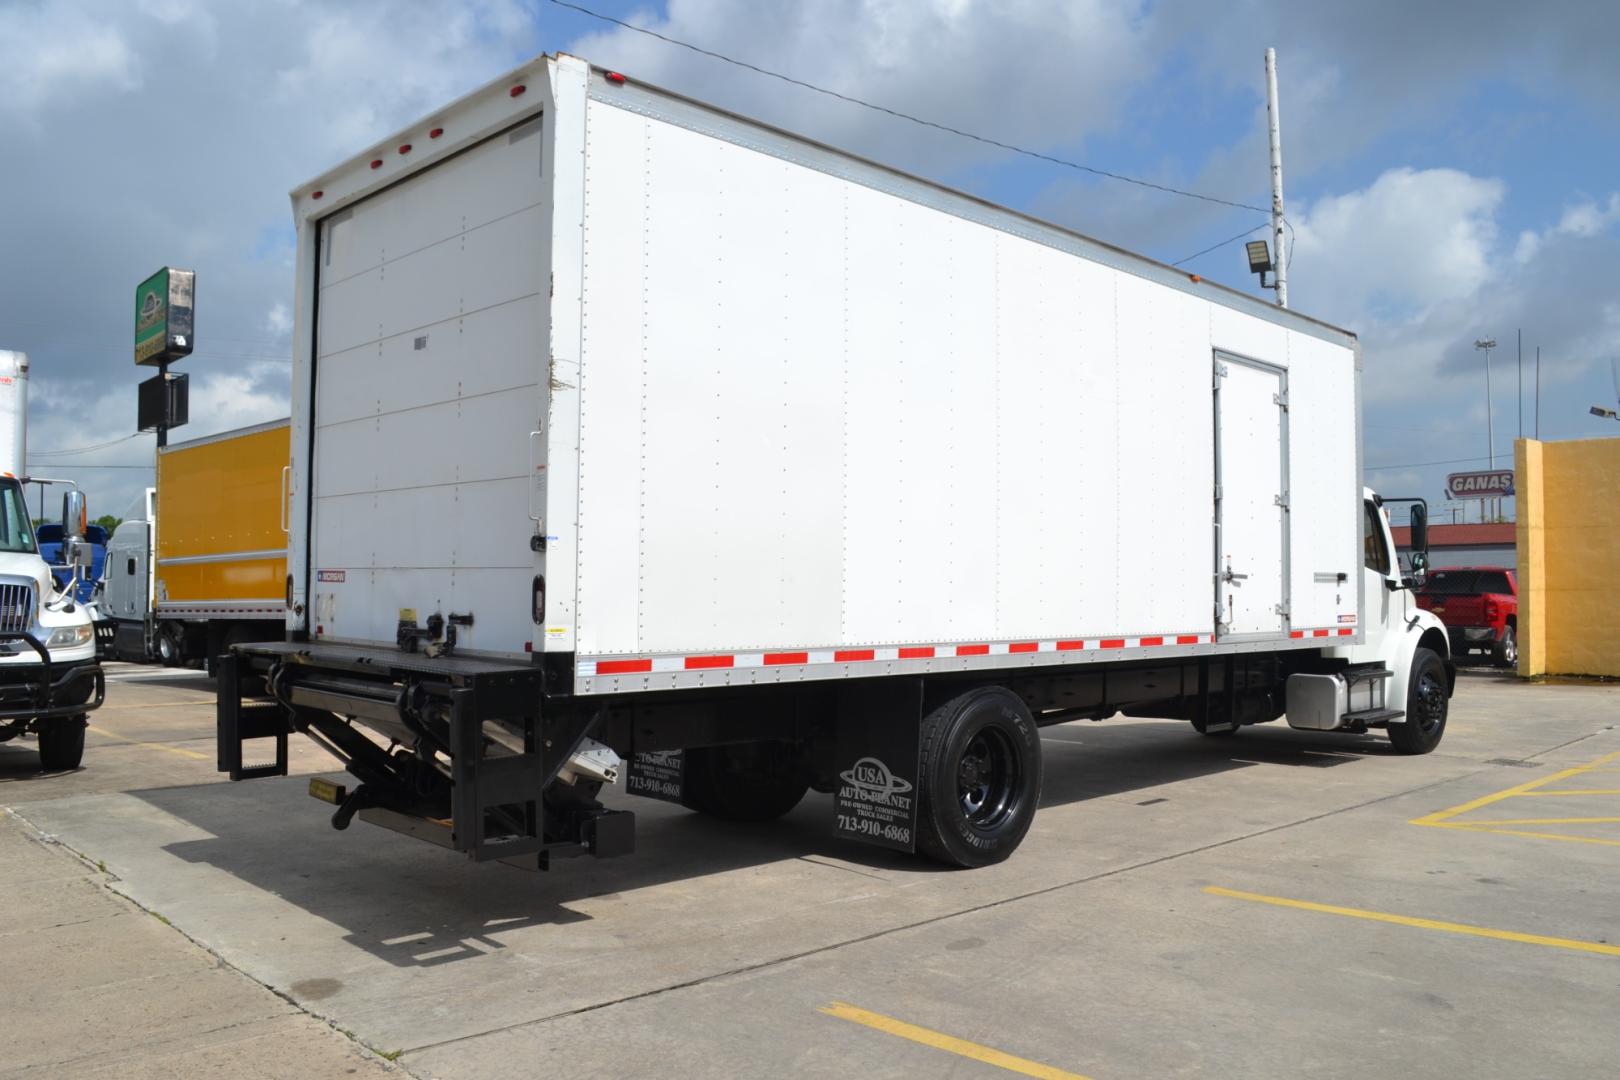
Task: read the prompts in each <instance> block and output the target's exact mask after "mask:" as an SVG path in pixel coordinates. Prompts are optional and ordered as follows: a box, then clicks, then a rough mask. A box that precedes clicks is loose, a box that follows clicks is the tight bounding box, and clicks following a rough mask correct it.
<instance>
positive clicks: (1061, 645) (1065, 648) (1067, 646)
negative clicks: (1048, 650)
mask: <svg viewBox="0 0 1620 1080" xmlns="http://www.w3.org/2000/svg"><path fill="white" fill-rule="evenodd" d="M1085 647H1086V643H1085V642H1083V641H1060V642H1058V643H1057V648H1058V652H1073V651H1074V650H1076V649H1083V648H1085Z"/></svg>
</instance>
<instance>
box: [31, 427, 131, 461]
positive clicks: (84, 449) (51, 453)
mask: <svg viewBox="0 0 1620 1080" xmlns="http://www.w3.org/2000/svg"><path fill="white" fill-rule="evenodd" d="M145 434H146V432H144V431H137V432H136V433H135V434H133V435H125V436H124V437H123V438H121V439H113V440H112V441H111V442H104V443H96V444H95V445H93V446H75V447H73V448H72V449H69V450H30V451H29V452H28V453H29V456H31V457H55V456H58V455H66V454H86V453H89V452H90V451H91V450H105V449H106V448H107V447H109V446H117V445H118V444H119V443H126V442H129V440H131V439H138V438H140V437H141V436H142V435H145Z"/></svg>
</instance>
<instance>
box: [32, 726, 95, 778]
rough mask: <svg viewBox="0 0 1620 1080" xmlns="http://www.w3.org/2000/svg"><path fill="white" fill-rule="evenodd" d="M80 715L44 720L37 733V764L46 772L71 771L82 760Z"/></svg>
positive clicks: (82, 737)
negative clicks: (43, 726) (44, 724)
mask: <svg viewBox="0 0 1620 1080" xmlns="http://www.w3.org/2000/svg"><path fill="white" fill-rule="evenodd" d="M87 723H88V721H87V720H86V719H85V718H84V717H82V716H64V717H61V718H58V719H56V720H51V721H48V722H46V726H45V728H44V730H43V731H41V732H40V733H39V764H40V768H42V769H44V770H45V771H46V772H71V771H72V770H74V769H77V768H78V767H79V762H81V761H83V760H84V729H85V726H86V724H87Z"/></svg>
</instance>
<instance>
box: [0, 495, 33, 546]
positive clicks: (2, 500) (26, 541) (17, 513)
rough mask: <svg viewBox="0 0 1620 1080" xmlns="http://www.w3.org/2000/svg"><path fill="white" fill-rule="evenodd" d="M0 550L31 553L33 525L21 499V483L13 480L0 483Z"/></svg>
mask: <svg viewBox="0 0 1620 1080" xmlns="http://www.w3.org/2000/svg"><path fill="white" fill-rule="evenodd" d="M0 551H15V552H21V553H24V554H29V555H31V554H33V553H34V551H35V548H34V526H33V522H31V521H30V520H29V518H28V505H27V504H26V503H25V502H24V501H23V494H22V485H21V484H19V483H17V481H15V480H8V481H6V482H5V483H3V484H0Z"/></svg>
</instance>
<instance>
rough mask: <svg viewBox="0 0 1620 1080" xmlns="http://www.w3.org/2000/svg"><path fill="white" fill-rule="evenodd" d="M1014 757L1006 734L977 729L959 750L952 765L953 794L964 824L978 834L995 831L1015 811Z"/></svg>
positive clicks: (1015, 761)
mask: <svg viewBox="0 0 1620 1080" xmlns="http://www.w3.org/2000/svg"><path fill="white" fill-rule="evenodd" d="M1018 780H1019V768H1018V755H1017V753H1016V752H1015V750H1014V749H1013V744H1012V740H1011V739H1010V738H1009V737H1008V736H1007V733H1006V732H1004V731H1001V730H1000V729H998V728H993V727H985V728H980V729H979V730H978V731H976V732H974V733H973V736H972V737H971V738H969V739H968V741H967V745H966V746H964V747H963V748H962V756H961V758H960V760H959V761H958V762H957V766H956V795H957V800H958V802H959V804H960V805H961V808H962V816H963V817H965V818H966V819H967V823H968V824H969V825H971V826H972V827H973V828H975V829H977V830H980V831H988V830H991V829H994V828H996V827H997V826H998V825H1000V824H1001V823H1002V822H1004V821H1006V820H1007V818H1008V817H1010V816H1011V815H1012V813H1013V812H1014V810H1016V809H1017V801H1018Z"/></svg>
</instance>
